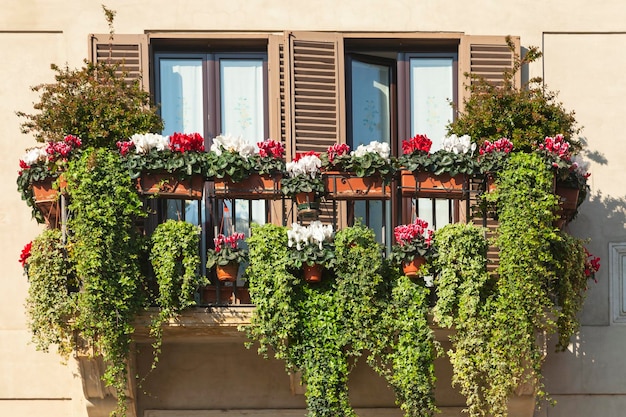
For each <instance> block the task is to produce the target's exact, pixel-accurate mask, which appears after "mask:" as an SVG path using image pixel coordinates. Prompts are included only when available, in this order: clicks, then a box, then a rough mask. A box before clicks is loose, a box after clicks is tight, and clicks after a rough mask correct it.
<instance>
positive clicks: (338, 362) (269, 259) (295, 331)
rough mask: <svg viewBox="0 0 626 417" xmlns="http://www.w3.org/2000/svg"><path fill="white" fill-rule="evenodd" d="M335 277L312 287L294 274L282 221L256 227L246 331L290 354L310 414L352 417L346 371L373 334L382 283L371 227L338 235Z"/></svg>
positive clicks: (279, 353) (289, 365)
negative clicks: (250, 308)
mask: <svg viewBox="0 0 626 417" xmlns="http://www.w3.org/2000/svg"><path fill="white" fill-rule="evenodd" d="M335 242H336V244H337V246H338V249H337V262H338V266H337V268H336V270H335V276H334V277H329V279H325V280H324V281H323V282H322V283H320V284H316V285H309V284H307V283H305V282H304V281H303V280H302V279H301V278H299V277H296V275H295V272H294V269H295V264H294V263H293V261H292V260H291V259H290V257H289V255H288V245H287V243H288V237H287V230H286V229H285V228H284V227H279V226H273V225H269V224H267V225H264V226H258V225H255V226H254V227H253V229H252V234H251V236H250V238H248V244H249V246H250V266H249V268H248V271H247V273H248V276H249V289H250V296H251V298H252V302H253V303H255V304H256V305H257V308H256V310H255V311H254V313H253V316H252V320H251V325H250V326H248V327H247V328H246V331H247V334H248V337H250V338H251V339H253V340H257V341H258V342H259V343H260V348H259V353H261V354H263V355H267V352H268V348H271V349H272V351H273V352H274V355H275V357H276V358H279V359H284V360H285V363H286V369H287V371H288V372H290V373H293V372H295V371H301V372H302V379H303V382H304V383H305V384H306V385H307V390H306V398H307V406H308V409H309V415H310V416H311V417H317V416H328V417H330V416H354V411H353V410H352V408H351V406H350V404H349V398H348V388H347V382H348V374H349V372H350V370H351V368H352V366H353V362H354V361H353V360H352V358H355V357H358V356H360V355H361V354H362V351H363V349H364V348H365V347H367V346H372V344H371V340H373V339H374V338H375V336H372V335H371V334H370V333H369V331H370V329H372V328H373V326H374V324H373V323H375V322H376V319H375V318H376V317H377V316H378V308H379V307H378V306H379V305H380V304H379V303H376V302H374V300H375V298H376V297H377V293H378V291H379V286H380V285H381V283H382V282H383V276H382V274H381V272H382V267H383V263H382V252H381V248H380V245H379V244H378V243H376V241H375V238H374V234H373V232H372V231H371V230H369V229H367V228H365V227H363V226H356V227H353V228H348V229H344V230H342V231H340V232H338V233H337V234H336V236H335Z"/></svg>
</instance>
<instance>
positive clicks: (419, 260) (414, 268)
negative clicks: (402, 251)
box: [402, 256, 426, 278]
mask: <svg viewBox="0 0 626 417" xmlns="http://www.w3.org/2000/svg"><path fill="white" fill-rule="evenodd" d="M425 263H426V258H424V257H423V256H416V257H415V258H413V260H411V261H408V262H406V261H405V262H402V271H403V272H404V275H406V276H407V277H409V278H415V277H417V276H419V270H420V267H421V266H422V265H424V264H425Z"/></svg>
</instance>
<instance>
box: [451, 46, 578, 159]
mask: <svg viewBox="0 0 626 417" xmlns="http://www.w3.org/2000/svg"><path fill="white" fill-rule="evenodd" d="M507 44H508V46H509V49H510V50H511V53H512V54H513V57H514V60H513V66H512V68H511V69H510V70H507V71H505V72H504V74H503V75H504V79H503V83H502V85H496V84H494V83H490V82H488V81H487V80H485V79H484V78H482V77H481V76H479V75H475V74H471V75H470V74H465V76H466V77H468V83H467V87H466V88H467V89H468V90H469V92H470V96H469V98H467V99H466V100H465V101H464V111H463V112H462V113H459V114H458V117H457V118H456V119H455V120H454V121H453V122H451V123H450V124H449V125H448V133H454V134H457V135H470V136H471V137H472V138H473V139H474V140H476V141H477V143H478V144H479V145H481V144H482V143H483V142H484V141H485V140H489V141H490V142H494V141H496V140H498V139H500V138H501V137H506V138H509V139H510V140H511V141H513V145H514V146H515V149H517V150H523V151H532V150H533V149H534V148H535V146H536V145H537V144H538V143H539V142H540V141H542V140H543V139H544V138H545V137H546V136H551V135H553V134H555V133H561V134H563V136H565V138H566V139H567V140H568V141H570V143H572V144H573V146H574V147H575V148H577V149H579V148H580V147H581V144H580V143H579V142H578V141H577V140H576V139H575V135H576V134H578V132H579V131H580V128H578V127H577V126H576V119H575V117H574V112H573V111H572V112H569V111H567V110H566V109H565V108H564V107H563V104H562V103H561V102H559V101H558V99H557V94H556V93H555V92H551V91H549V90H547V89H546V88H545V87H544V86H543V81H542V79H541V78H533V79H531V80H530V81H529V82H528V83H526V84H525V85H524V86H522V87H517V86H516V85H515V76H516V74H517V73H518V72H519V71H520V70H521V68H522V67H523V66H525V65H527V64H529V63H532V62H534V61H536V60H537V59H539V58H540V57H541V55H542V54H541V51H540V50H539V48H537V47H535V46H531V47H529V48H528V50H527V51H526V53H525V55H524V56H520V55H519V54H517V53H516V51H515V45H514V43H513V41H512V40H511V38H510V37H507ZM469 81H471V82H469Z"/></svg>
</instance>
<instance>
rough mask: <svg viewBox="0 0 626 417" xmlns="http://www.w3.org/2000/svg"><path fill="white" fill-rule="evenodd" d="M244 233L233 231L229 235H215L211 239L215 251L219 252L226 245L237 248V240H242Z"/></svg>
mask: <svg viewBox="0 0 626 417" xmlns="http://www.w3.org/2000/svg"><path fill="white" fill-rule="evenodd" d="M244 238H245V235H244V234H243V233H233V234H232V235H230V236H224V235H223V234H221V233H220V234H219V235H217V237H216V238H214V239H213V243H214V244H215V252H219V251H221V250H222V248H224V247H225V246H226V245H230V247H231V248H233V249H237V241H239V240H243V239H244Z"/></svg>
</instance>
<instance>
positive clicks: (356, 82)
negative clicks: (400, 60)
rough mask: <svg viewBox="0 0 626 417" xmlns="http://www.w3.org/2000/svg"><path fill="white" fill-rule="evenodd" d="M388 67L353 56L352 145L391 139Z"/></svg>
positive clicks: (388, 141) (354, 146)
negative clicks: (359, 59) (358, 59)
mask: <svg viewBox="0 0 626 417" xmlns="http://www.w3.org/2000/svg"><path fill="white" fill-rule="evenodd" d="M389 78H390V68H389V67H387V66H385V65H376V64H370V63H366V62H361V61H357V60H352V147H353V148H356V147H357V146H358V145H361V144H365V145H367V144H368V143H370V142H371V141H378V142H387V143H389V144H391V143H390V140H391V133H390V132H391V129H390V108H389V107H390V99H389Z"/></svg>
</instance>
